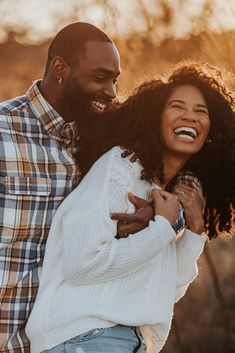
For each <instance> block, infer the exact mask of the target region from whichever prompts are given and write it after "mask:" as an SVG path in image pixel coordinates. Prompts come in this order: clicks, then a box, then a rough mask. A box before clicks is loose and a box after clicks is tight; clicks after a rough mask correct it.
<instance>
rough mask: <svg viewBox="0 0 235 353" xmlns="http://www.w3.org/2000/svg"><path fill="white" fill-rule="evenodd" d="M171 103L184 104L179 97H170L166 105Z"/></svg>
mask: <svg viewBox="0 0 235 353" xmlns="http://www.w3.org/2000/svg"><path fill="white" fill-rule="evenodd" d="M171 103H182V104H185V102H184V101H182V100H181V99H172V100H171V101H170V102H169V103H168V105H170V104H171Z"/></svg>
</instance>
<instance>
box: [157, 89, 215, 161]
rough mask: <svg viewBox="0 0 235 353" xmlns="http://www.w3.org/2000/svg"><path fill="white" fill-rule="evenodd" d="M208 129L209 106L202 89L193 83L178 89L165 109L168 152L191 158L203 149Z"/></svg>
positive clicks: (164, 139)
mask: <svg viewBox="0 0 235 353" xmlns="http://www.w3.org/2000/svg"><path fill="white" fill-rule="evenodd" d="M209 130H210V118H209V112H208V107H207V105H206V102H205V99H204V97H203V95H202V93H201V91H200V90H199V89H198V88H196V87H194V86H191V85H182V86H179V87H177V88H175V90H174V91H173V92H172V93H171V95H170V97H169V99H168V100H167V102H166V104H165V107H164V109H163V112H162V136H163V143H164V145H165V152H167V153H169V152H170V153H171V154H172V155H178V156H181V157H182V156H184V157H185V158H187V159H188V158H190V156H192V155H194V154H195V153H197V152H198V151H200V149H201V148H202V146H203V145H204V143H205V141H206V139H207V136H208V133H209Z"/></svg>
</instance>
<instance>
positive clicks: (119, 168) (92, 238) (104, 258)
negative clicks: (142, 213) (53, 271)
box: [62, 150, 175, 285]
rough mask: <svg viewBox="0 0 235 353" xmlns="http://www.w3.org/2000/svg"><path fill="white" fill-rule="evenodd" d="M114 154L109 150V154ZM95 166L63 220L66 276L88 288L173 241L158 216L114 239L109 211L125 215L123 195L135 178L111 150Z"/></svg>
mask: <svg viewBox="0 0 235 353" xmlns="http://www.w3.org/2000/svg"><path fill="white" fill-rule="evenodd" d="M112 151H113V150H112ZM112 151H111V152H108V154H106V155H105V156H103V157H101V159H100V160H99V161H97V162H96V163H95V165H94V166H93V168H92V170H91V171H90V172H89V173H88V174H87V176H86V177H85V178H84V179H83V184H82V185H81V190H82V193H80V192H79V188H80V187H78V188H77V189H76V190H75V192H76V197H75V198H74V202H73V203H72V204H71V205H70V209H69V210H67V214H65V215H64V216H63V221H62V239H63V245H62V248H63V263H64V275H65V278H66V280H67V281H68V282H70V283H71V284H74V285H76V284H88V283H95V282H104V281H109V280H111V279H112V280H113V279H116V278H120V277H123V276H126V275H128V274H129V273H132V272H135V271H137V270H138V268H139V267H141V266H143V265H144V264H145V263H146V262H148V261H149V260H150V259H152V258H153V256H155V255H156V254H158V253H159V252H160V251H161V250H162V249H164V248H165V247H166V246H167V245H168V244H169V242H171V241H172V240H173V239H175V232H174V231H173V229H172V227H171V225H170V223H169V222H168V221H167V220H166V219H165V218H164V217H162V216H155V220H154V221H150V222H149V226H148V227H147V228H145V229H144V230H142V231H140V232H138V233H135V234H134V235H129V237H128V238H124V239H119V240H118V239H116V238H115V236H116V234H117V222H116V221H113V220H111V218H110V213H111V212H126V210H127V206H128V201H127V194H128V192H129V191H130V190H131V186H132V183H133V179H134V177H136V176H134V175H133V171H132V170H131V163H127V161H126V160H123V159H122V158H121V157H119V156H117V155H116V154H115V153H114V152H112Z"/></svg>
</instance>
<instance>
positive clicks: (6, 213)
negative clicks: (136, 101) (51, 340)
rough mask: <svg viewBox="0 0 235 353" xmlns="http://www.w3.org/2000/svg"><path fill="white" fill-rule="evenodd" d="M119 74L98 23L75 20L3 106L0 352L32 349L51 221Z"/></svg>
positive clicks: (135, 222)
mask: <svg viewBox="0 0 235 353" xmlns="http://www.w3.org/2000/svg"><path fill="white" fill-rule="evenodd" d="M120 73H121V69H120V59H119V53H118V51H117V49H116V47H115V45H114V44H113V42H112V41H111V40H110V38H109V37H108V36H107V35H106V34H105V33H104V32H102V31H101V30H99V29H98V28H96V27H95V26H92V25H90V24H87V23H81V22H80V23H79V22H78V23H73V24H70V25H69V26H67V27H65V28H63V29H62V30H61V31H60V32H59V33H58V34H57V35H56V37H55V38H54V39H53V40H52V43H51V44H50V47H49V51H48V60H47V65H46V70H45V74H44V77H43V80H39V81H36V82H34V83H33V84H32V86H31V87H30V88H29V90H28V91H27V93H26V94H25V95H24V96H21V97H17V98H14V99H12V100H9V101H7V102H4V103H2V104H1V105H0V140H1V144H0V193H1V197H0V208H1V211H0V352H1V353H3V352H4V353H23V352H24V353H27V352H29V351H30V349H29V341H28V339H27V337H26V335H25V333H24V326H25V323H26V320H27V318H28V316H29V313H30V311H31V309H32V306H33V303H34V300H35V297H36V294H37V290H38V283H39V274H40V269H41V266H42V260H43V256H44V251H45V243H46V239H47V235H48V232H49V228H50V224H51V220H52V217H53V214H54V212H55V211H56V209H57V208H58V206H59V204H60V203H61V202H62V200H63V199H64V198H65V196H66V195H68V194H69V193H70V192H71V191H72V190H73V188H74V187H75V186H76V185H77V183H78V177H79V171H78V169H77V167H76V166H75V163H74V160H73V158H72V154H71V151H72V149H73V147H74V142H75V139H76V138H75V136H76V133H78V135H79V128H80V126H82V125H83V123H85V122H86V120H85V119H86V115H87V114H89V113H92V114H102V112H103V111H104V110H105V109H106V108H107V106H108V105H109V104H110V103H111V102H112V100H113V99H114V98H115V97H116V88H115V86H116V82H117V79H118V77H119V75H120ZM74 120H76V121H77V124H76V123H74ZM76 129H78V131H76ZM94 197H95V196H94ZM132 201H133V203H135V204H136V205H137V204H138V202H140V205H141V201H138V200H137V201H135V199H133V197H132ZM150 213H151V212H150ZM143 215H144V217H143ZM126 217H127V218H125V215H121V219H122V220H124V221H129V218H128V217H132V218H131V219H130V221H131V222H132V223H127V224H124V225H123V226H121V227H120V234H122V233H127V231H128V232H129V231H132V232H135V231H137V230H139V229H141V228H143V227H144V226H145V225H146V212H145V211H144V212H143V214H142V213H141V210H139V211H138V212H137V214H136V215H130V216H129V215H126ZM147 218H148V219H149V215H148V216H147ZM150 218H151V216H150Z"/></svg>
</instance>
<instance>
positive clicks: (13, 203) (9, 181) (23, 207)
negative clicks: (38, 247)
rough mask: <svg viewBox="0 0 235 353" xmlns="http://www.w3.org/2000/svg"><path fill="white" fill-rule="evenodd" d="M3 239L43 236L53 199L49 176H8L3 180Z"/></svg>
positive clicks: (0, 188)
mask: <svg viewBox="0 0 235 353" xmlns="http://www.w3.org/2000/svg"><path fill="white" fill-rule="evenodd" d="M0 184H1V185H0V198H1V207H0V208H1V212H0V241H1V243H5V244H9V243H11V242H14V241H15V240H16V239H18V240H19V239H24V238H25V237H28V236H29V235H30V236H32V237H34V236H37V234H38V236H40V233H41V232H42V227H43V224H44V222H45V221H44V218H45V212H46V211H47V206H48V202H49V195H50V193H51V184H52V181H51V179H49V178H32V177H18V176H6V177H5V178H1V181H0Z"/></svg>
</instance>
